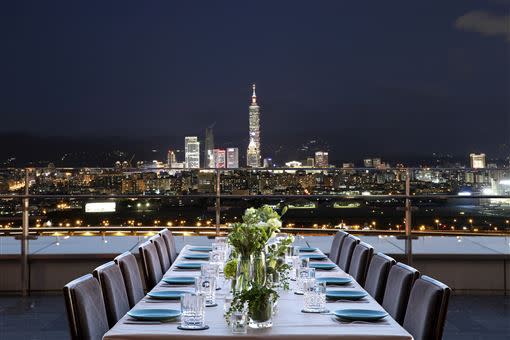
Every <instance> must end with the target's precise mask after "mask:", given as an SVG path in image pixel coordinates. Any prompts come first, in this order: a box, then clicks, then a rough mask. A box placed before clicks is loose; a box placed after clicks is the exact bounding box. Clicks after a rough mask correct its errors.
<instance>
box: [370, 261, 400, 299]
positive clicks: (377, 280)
mask: <svg viewBox="0 0 510 340" xmlns="http://www.w3.org/2000/svg"><path fill="white" fill-rule="evenodd" d="M395 263H396V261H395V260H394V259H393V258H391V257H389V256H387V255H385V254H383V253H377V254H375V255H374V256H372V260H370V265H369V266H368V271H367V277H366V279H365V285H364V286H363V287H364V288H365V290H366V291H367V293H368V294H370V295H371V296H372V297H373V298H374V299H375V301H377V302H378V303H382V301H383V296H384V290H385V289H386V281H387V280H388V274H389V273H390V269H391V267H392V266H393V265H394V264H395Z"/></svg>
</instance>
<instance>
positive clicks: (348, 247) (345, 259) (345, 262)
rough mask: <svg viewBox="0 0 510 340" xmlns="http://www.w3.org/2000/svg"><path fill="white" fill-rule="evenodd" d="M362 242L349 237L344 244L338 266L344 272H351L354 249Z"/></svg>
mask: <svg viewBox="0 0 510 340" xmlns="http://www.w3.org/2000/svg"><path fill="white" fill-rule="evenodd" d="M359 242H360V239H359V238H357V237H355V236H352V235H347V236H346V237H345V238H344V241H343V242H342V249H341V250H340V255H339V256H338V262H337V264H338V266H339V267H340V268H341V269H342V270H343V271H344V272H348V271H349V265H350V263H351V258H352V253H353V252H354V248H355V247H356V245H357V244H358V243H359Z"/></svg>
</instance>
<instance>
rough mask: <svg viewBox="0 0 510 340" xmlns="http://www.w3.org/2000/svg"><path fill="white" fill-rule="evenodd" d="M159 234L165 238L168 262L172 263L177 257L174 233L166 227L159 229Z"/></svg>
mask: <svg viewBox="0 0 510 340" xmlns="http://www.w3.org/2000/svg"><path fill="white" fill-rule="evenodd" d="M159 234H160V235H161V237H163V239H164V240H165V243H166V247H167V249H168V256H169V257H170V262H171V263H174V261H175V260H176V259H177V247H176V245H175V238H174V235H173V234H172V232H171V231H170V230H169V229H167V228H165V229H163V230H161V231H160V232H159Z"/></svg>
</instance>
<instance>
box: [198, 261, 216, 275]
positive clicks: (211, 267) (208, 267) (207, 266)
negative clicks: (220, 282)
mask: <svg viewBox="0 0 510 340" xmlns="http://www.w3.org/2000/svg"><path fill="white" fill-rule="evenodd" d="M200 273H201V275H202V276H214V277H218V276H219V273H220V266H219V265H218V264H216V263H204V264H203V265H202V266H201V267H200Z"/></svg>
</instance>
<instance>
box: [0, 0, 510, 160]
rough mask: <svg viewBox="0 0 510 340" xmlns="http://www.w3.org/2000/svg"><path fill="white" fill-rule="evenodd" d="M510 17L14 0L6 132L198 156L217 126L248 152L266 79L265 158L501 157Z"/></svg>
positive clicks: (2, 16)
mask: <svg viewBox="0 0 510 340" xmlns="http://www.w3.org/2000/svg"><path fill="white" fill-rule="evenodd" d="M509 18H510V2H508V1H503V0H498V1H496V0H494V1H488V0H484V1H469V0H448V1H296V0H294V1H283V0H278V1H275V0H273V1H240V0H237V1H210V0H209V1H179V2H173V1H126V0H122V1H106V0H101V1H69V0H65V1H40V0H35V1H21V0H17V1H3V2H2V3H1V4H0V37H1V41H2V47H1V53H0V114H1V117H2V119H1V121H0V133H2V134H5V133H14V132H21V133H30V134H34V135H38V136H79V137H80V138H96V137H100V136H103V137H105V136H106V137H109V136H111V137H112V138H114V136H115V137H116V136H120V137H124V138H126V137H132V136H135V137H137V138H142V139H144V140H145V141H147V142H146V143H147V148H148V149H149V148H151V147H153V146H152V145H150V139H151V137H156V136H158V141H160V140H161V137H163V138H165V137H168V140H169V144H171V143H176V142H175V140H178V141H179V143H180V145H167V146H166V145H161V147H162V148H168V147H174V148H182V144H183V139H184V136H185V135H198V136H200V138H201V139H202V140H203V134H204V129H205V128H206V127H207V126H209V125H211V124H213V123H215V135H216V140H217V141H218V144H219V146H222V145H227V144H228V145H237V146H239V147H240V148H241V150H240V151H241V153H242V154H244V152H245V151H244V150H245V147H246V144H247V135H248V131H247V130H248V105H249V103H250V96H251V90H250V86H251V83H253V82H255V83H256V84H257V94H258V96H259V104H260V105H261V110H262V116H261V120H262V145H263V149H264V153H265V154H263V156H268V155H269V156H270V155H271V154H272V153H273V151H274V150H275V149H277V148H278V147H279V146H280V145H283V146H285V147H288V148H292V147H294V146H296V145H299V144H300V143H302V142H305V141H306V140H308V139H310V138H313V137H320V138H321V139H323V140H325V141H326V142H327V143H328V144H329V145H330V146H331V152H332V153H334V154H335V156H334V157H333V158H335V157H336V158H337V159H343V158H348V157H354V155H361V156H363V155H380V154H381V155H390V154H392V155H402V156H404V155H409V154H413V153H416V154H418V153H419V154H427V153H432V152H442V153H447V152H451V153H454V154H458V155H463V154H466V157H467V154H468V153H469V152H472V151H477V152H486V153H487V154H488V156H491V155H492V156H498V157H500V156H504V155H505V154H508V150H509V149H508V144H509V141H510V94H509V93H510V19H509ZM170 141H171V142H170ZM14 144H15V143H14ZM505 144H506V145H507V146H506V149H505V147H504V146H503V145H505ZM2 148H3V149H5V148H6V146H5V145H4V146H2ZM360 158H361V157H360Z"/></svg>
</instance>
